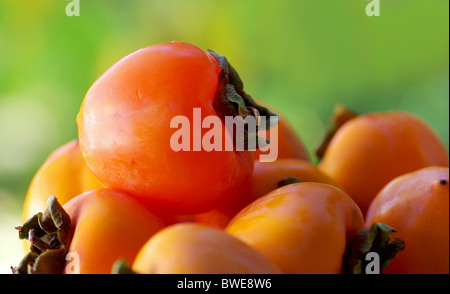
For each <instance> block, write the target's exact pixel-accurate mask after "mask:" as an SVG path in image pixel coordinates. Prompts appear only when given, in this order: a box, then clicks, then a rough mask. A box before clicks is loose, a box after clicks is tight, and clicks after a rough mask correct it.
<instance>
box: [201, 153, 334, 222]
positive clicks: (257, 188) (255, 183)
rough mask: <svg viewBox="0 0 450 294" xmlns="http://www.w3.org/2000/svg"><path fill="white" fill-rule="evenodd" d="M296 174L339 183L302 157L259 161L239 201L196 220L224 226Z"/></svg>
mask: <svg viewBox="0 0 450 294" xmlns="http://www.w3.org/2000/svg"><path fill="white" fill-rule="evenodd" d="M287 177H296V178H297V179H299V180H300V181H302V182H317V183H324V184H329V185H333V186H336V184H335V183H334V181H333V180H332V179H331V178H330V177H328V176H327V175H325V174H324V173H323V172H322V171H320V170H319V169H318V168H317V167H316V166H315V165H313V164H312V163H310V162H309V161H306V160H300V159H278V160H277V161H274V162H255V167H254V169H253V174H252V178H251V181H250V185H249V191H248V193H246V194H245V195H242V197H240V198H239V199H237V200H236V201H235V202H233V203H231V204H229V205H227V206H226V207H223V208H221V209H216V210H213V211H209V212H206V213H203V214H199V215H196V216H195V221H196V222H200V223H204V224H207V225H210V226H212V227H215V228H219V229H224V228H225V227H226V226H227V224H228V223H229V222H230V220H231V219H232V218H233V217H234V216H235V215H236V214H237V213H238V212H239V211H240V210H241V209H243V208H244V207H245V206H247V205H248V204H250V203H251V202H253V201H255V200H256V199H258V198H260V197H262V196H264V195H266V194H267V193H269V192H271V191H273V190H275V189H277V188H278V182H279V181H281V180H283V179H285V178H287Z"/></svg>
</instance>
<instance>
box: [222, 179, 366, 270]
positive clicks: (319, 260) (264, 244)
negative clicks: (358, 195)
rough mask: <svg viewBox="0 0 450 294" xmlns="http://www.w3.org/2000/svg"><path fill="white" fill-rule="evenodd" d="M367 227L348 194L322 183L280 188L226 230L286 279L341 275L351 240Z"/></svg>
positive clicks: (261, 200)
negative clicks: (266, 260)
mask: <svg viewBox="0 0 450 294" xmlns="http://www.w3.org/2000/svg"><path fill="white" fill-rule="evenodd" d="M363 227H364V219H363V216H362V213H361V211H360V209H359V208H358V206H357V205H356V203H355V202H354V201H353V200H352V199H351V198H350V197H349V196H348V195H347V194H345V193H344V192H343V191H342V190H340V189H338V188H336V187H334V186H331V185H328V184H322V183H296V184H291V185H287V186H284V187H281V188H278V189H276V190H274V191H272V192H270V193H269V194H267V195H265V196H263V197H261V198H259V199H257V200H255V201H254V202H252V203H251V204H250V205H248V206H247V207H246V208H244V209H243V210H241V211H240V212H239V213H238V214H237V215H236V216H235V217H234V218H233V219H232V220H231V222H230V223H229V224H228V226H227V227H226V229H225V231H226V232H228V233H229V234H231V235H233V236H235V237H237V238H239V239H241V240H242V241H244V242H245V243H247V244H248V245H250V246H251V247H252V248H254V249H256V250H257V251H259V252H260V253H262V254H263V255H264V256H265V257H266V258H267V259H269V260H271V261H273V262H274V263H275V264H276V265H278V267H279V268H280V269H281V271H282V272H283V273H286V274H300V273H314V274H316V273H340V272H341V271H342V268H343V257H344V254H345V251H346V246H347V241H349V240H350V239H351V237H352V236H353V235H354V234H355V233H356V232H357V231H359V230H360V229H362V228H363Z"/></svg>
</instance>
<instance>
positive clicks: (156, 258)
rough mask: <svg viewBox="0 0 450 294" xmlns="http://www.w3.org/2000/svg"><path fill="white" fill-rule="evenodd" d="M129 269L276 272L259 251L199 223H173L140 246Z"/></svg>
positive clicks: (243, 272)
mask: <svg viewBox="0 0 450 294" xmlns="http://www.w3.org/2000/svg"><path fill="white" fill-rule="evenodd" d="M132 268H133V270H134V271H136V272H137V273H142V274H278V273H280V270H279V269H278V268H277V266H276V265H275V264H273V263H272V262H271V261H269V260H267V259H266V258H265V257H264V256H262V255H261V254H260V253H258V252H256V251H255V250H253V249H252V248H250V247H249V246H248V245H247V244H245V243H243V242H242V241H240V240H238V239H236V238H234V237H232V236H230V235H228V234H227V233H225V232H223V231H221V230H217V229H213V228H210V227H207V226H204V225H200V224H177V225H172V226H170V227H167V228H166V229H163V230H161V231H160V232H159V233H157V234H155V235H154V236H153V237H152V238H151V239H149V240H148V242H147V243H145V245H144V246H143V247H142V248H141V250H140V251H139V254H138V255H137V257H136V260H135V262H134V264H133V267H132Z"/></svg>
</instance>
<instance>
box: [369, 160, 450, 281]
mask: <svg viewBox="0 0 450 294" xmlns="http://www.w3.org/2000/svg"><path fill="white" fill-rule="evenodd" d="M448 186H449V170H448V167H428V168H423V169H420V170H417V171H414V172H411V173H408V174H405V175H402V176H399V177H397V178H395V179H394V180H392V181H391V182H390V183H389V184H388V185H386V186H385V187H384V188H383V189H382V190H381V191H380V193H378V195H377V196H376V197H375V199H374V200H373V202H372V204H371V205H370V208H369V211H368V213H367V220H366V222H367V224H368V225H370V224H372V223H375V222H381V223H385V224H387V225H389V226H392V227H394V228H395V229H396V230H397V232H396V233H394V236H397V237H399V238H401V239H402V240H404V241H405V243H406V248H405V249H404V251H403V252H401V253H400V254H399V255H398V256H397V258H396V259H394V260H393V261H392V262H391V263H390V264H389V266H388V267H387V268H386V270H385V271H384V272H385V273H395V274H449V199H448V195H449V189H448Z"/></svg>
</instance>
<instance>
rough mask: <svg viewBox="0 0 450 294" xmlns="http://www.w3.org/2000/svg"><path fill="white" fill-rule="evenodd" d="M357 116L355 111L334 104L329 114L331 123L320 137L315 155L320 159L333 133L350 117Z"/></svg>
mask: <svg viewBox="0 0 450 294" xmlns="http://www.w3.org/2000/svg"><path fill="white" fill-rule="evenodd" d="M356 116H358V114H357V113H356V112H354V111H353V110H350V109H349V108H347V107H345V106H343V105H341V104H337V105H335V106H334V110H333V115H332V116H331V125H330V127H329V129H328V131H327V133H326V134H325V137H324V138H323V139H322V141H321V143H320V144H319V147H318V148H317V149H316V156H317V158H318V159H319V160H320V159H322V158H323V156H324V155H325V152H326V150H327V148H328V145H329V144H330V142H331V139H333V137H334V135H335V134H336V133H337V131H338V130H339V129H340V128H341V127H342V126H343V125H344V124H345V123H346V122H347V121H349V120H350V119H352V118H354V117H356Z"/></svg>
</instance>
